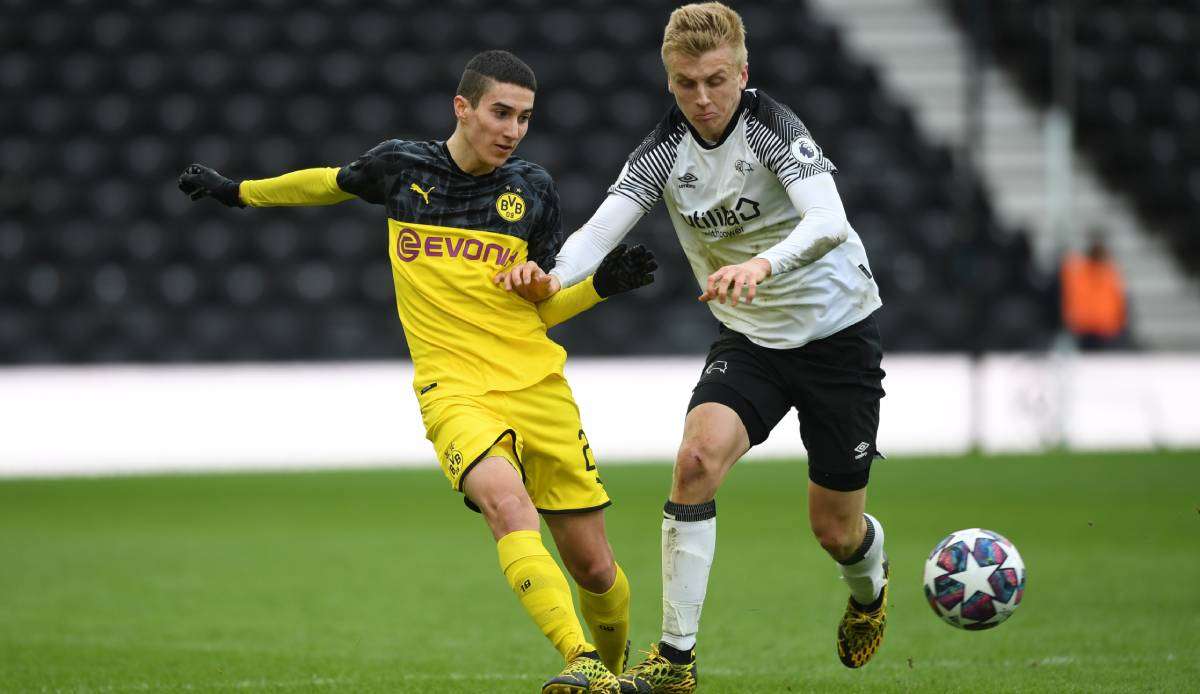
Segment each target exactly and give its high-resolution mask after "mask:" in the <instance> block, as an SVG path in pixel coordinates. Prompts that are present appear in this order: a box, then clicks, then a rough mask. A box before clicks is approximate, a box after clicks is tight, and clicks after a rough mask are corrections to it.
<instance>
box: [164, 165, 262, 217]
mask: <svg viewBox="0 0 1200 694" xmlns="http://www.w3.org/2000/svg"><path fill="white" fill-rule="evenodd" d="M240 187H241V184H240V183H238V182H237V181H233V180H230V179H228V178H225V177H224V176H222V175H221V174H219V173H217V172H216V171H213V170H212V169H210V168H208V167H207V166H203V165H201V164H192V165H191V166H189V167H187V168H186V169H184V170H183V173H182V174H180V176H179V189H180V190H182V191H183V192H184V193H187V195H188V197H190V198H191V199H192V200H199V199H200V198H203V197H211V198H213V199H214V200H217V201H218V202H221V203H223V204H225V205H228V206H229V207H245V206H246V203H244V202H242V198H241V196H240V195H238V189H239V188H240Z"/></svg>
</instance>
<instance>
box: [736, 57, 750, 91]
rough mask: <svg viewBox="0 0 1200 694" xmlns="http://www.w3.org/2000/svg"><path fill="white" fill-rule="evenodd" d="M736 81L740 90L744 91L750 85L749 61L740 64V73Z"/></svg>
mask: <svg viewBox="0 0 1200 694" xmlns="http://www.w3.org/2000/svg"><path fill="white" fill-rule="evenodd" d="M738 81H739V82H741V85H742V89H745V88H746V85H747V84H749V83H750V61H749V60H747V61H746V62H744V63H742V69H741V71H740V74H739V75H738Z"/></svg>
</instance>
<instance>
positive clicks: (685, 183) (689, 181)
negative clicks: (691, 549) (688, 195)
mask: <svg viewBox="0 0 1200 694" xmlns="http://www.w3.org/2000/svg"><path fill="white" fill-rule="evenodd" d="M699 180H700V177H699V176H697V175H696V174H694V173H692V172H691V171H689V172H687V173H685V174H684V175H682V176H680V177H679V187H680V188H695V187H696V186H695V183H696V181H699Z"/></svg>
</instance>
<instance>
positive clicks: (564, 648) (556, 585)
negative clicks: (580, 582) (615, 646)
mask: <svg viewBox="0 0 1200 694" xmlns="http://www.w3.org/2000/svg"><path fill="white" fill-rule="evenodd" d="M496 551H497V552H498V553H499V555H500V569H501V570H502V571H504V577H505V578H507V579H508V585H509V586H510V587H511V588H512V589H513V592H514V593H516V594H517V599H519V600H520V601H521V607H524V608H525V611H526V612H528V613H529V616H530V617H532V618H533V621H534V623H535V624H537V625H538V628H539V629H541V630H542V633H543V634H545V635H546V638H548V639H550V642H551V643H553V644H554V647H555V648H556V649H558V652H559V653H561V654H562V657H563V659H564V660H570V659H571V658H572V657H573V656H575V655H577V654H578V653H579V652H580V651H581V650H589V651H590V650H592V645H591V644H589V643H588V642H587V640H586V639H584V638H583V627H582V626H580V624H579V618H578V617H576V616H575V605H574V604H573V603H572V602H571V588H570V586H568V585H567V579H566V578H565V577H563V572H562V569H560V568H558V564H557V563H556V562H555V561H554V557H551V556H550V553H549V552H547V551H546V547H545V546H544V545H543V544H542V534H541V533H539V532H538V531H536V530H517V531H516V532H511V533H509V534H507V535H505V536H504V537H502V538H500V540H499V541H497V542H496Z"/></svg>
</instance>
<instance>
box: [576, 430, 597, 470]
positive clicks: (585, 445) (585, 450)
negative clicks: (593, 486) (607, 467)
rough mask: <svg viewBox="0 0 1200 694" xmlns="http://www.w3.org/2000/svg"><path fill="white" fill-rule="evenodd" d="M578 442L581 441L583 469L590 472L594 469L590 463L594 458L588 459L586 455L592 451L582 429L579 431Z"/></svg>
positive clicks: (593, 465) (594, 466)
mask: <svg viewBox="0 0 1200 694" xmlns="http://www.w3.org/2000/svg"><path fill="white" fill-rule="evenodd" d="M579 440H580V441H583V469H585V470H587V471H588V472H591V471H592V470H595V469H596V465H595V464H594V463H593V462H592V460H594V459H595V456H592V457H591V458H588V453H590V452H591V451H592V447H591V445H590V444H589V443H588V440H587V436H585V435H584V433H583V429H580V430H579Z"/></svg>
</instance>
